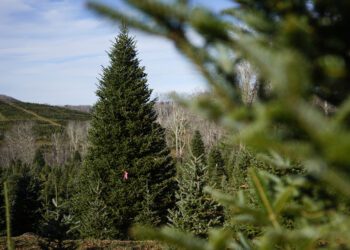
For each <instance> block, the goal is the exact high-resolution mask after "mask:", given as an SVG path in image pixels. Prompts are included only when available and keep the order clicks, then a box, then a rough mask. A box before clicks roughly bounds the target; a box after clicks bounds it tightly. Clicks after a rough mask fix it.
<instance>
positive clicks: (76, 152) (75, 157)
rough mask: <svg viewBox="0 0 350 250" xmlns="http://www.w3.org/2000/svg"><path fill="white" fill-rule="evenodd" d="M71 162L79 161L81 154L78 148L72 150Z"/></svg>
mask: <svg viewBox="0 0 350 250" xmlns="http://www.w3.org/2000/svg"><path fill="white" fill-rule="evenodd" d="M73 162H77V163H80V162H81V155H80V153H79V151H78V150H75V151H74V155H73Z"/></svg>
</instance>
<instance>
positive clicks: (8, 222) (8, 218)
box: [4, 182, 14, 250]
mask: <svg viewBox="0 0 350 250" xmlns="http://www.w3.org/2000/svg"><path fill="white" fill-rule="evenodd" d="M4 200H5V209H6V213H5V217H6V238H7V239H6V246H7V249H8V250H12V249H14V245H13V241H12V239H11V212H10V201H9V197H8V187H7V182H4Z"/></svg>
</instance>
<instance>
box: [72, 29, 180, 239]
mask: <svg viewBox="0 0 350 250" xmlns="http://www.w3.org/2000/svg"><path fill="white" fill-rule="evenodd" d="M108 55H109V57H110V65H109V66H108V67H106V68H103V74H102V76H101V79H100V83H99V86H98V90H97V96H98V98H99V99H98V101H97V103H96V104H95V106H94V108H93V114H92V121H91V129H90V131H89V143H90V147H89V149H88V153H87V156H86V159H85V162H84V172H83V174H82V175H83V181H82V185H85V188H84V187H83V188H82V192H83V193H81V194H80V197H84V196H85V202H82V204H85V205H86V204H88V202H87V200H86V199H90V198H91V197H90V195H93V194H91V192H88V190H89V189H90V190H91V187H89V185H90V183H91V181H92V180H93V181H94V182H96V179H97V180H98V182H99V183H101V186H100V189H101V193H100V195H99V197H98V199H100V201H99V203H100V204H105V206H106V209H105V213H107V217H108V218H109V220H110V222H111V223H109V224H108V225H107V226H108V227H110V228H106V229H105V232H110V233H109V234H108V235H105V236H104V237H110V238H112V237H113V238H115V237H119V238H127V237H128V236H127V231H128V228H129V227H130V226H131V225H132V224H133V223H135V218H136V217H137V222H139V223H142V222H143V221H142V217H143V216H141V214H144V212H145V211H143V210H144V209H150V210H152V214H153V215H154V216H155V217H156V219H155V220H153V221H158V220H159V221H160V223H165V222H166V221H167V210H168V209H169V208H172V207H173V205H174V200H175V194H174V192H175V187H176V182H175V180H174V177H175V174H176V171H175V166H174V164H173V161H172V158H171V156H170V151H169V150H168V148H167V146H166V142H165V133H164V129H163V128H162V127H161V126H160V125H159V124H158V123H157V122H156V119H157V115H156V112H155V109H154V104H155V100H154V99H152V98H151V92H152V91H151V90H150V89H149V88H148V85H147V79H146V73H145V69H144V67H142V66H140V62H139V59H138V58H137V51H136V48H135V41H134V39H133V38H131V37H130V36H129V34H128V30H127V29H126V28H125V27H122V29H121V32H120V34H119V35H118V37H117V38H116V40H115V42H114V43H113V45H112V48H111V50H110V52H109V54H108ZM125 175H127V178H126V176H125ZM84 190H85V191H86V193H85V194H84V192H85V191H84ZM145 197H147V199H148V200H147V202H145ZM78 203H79V202H78ZM146 203H147V208H146V207H145V204H146ZM82 207H83V208H82V209H83V210H84V209H85V210H87V211H82V210H80V211H78V214H80V215H81V220H83V219H84V218H82V217H83V216H82V215H83V214H84V213H85V214H86V213H87V214H89V211H88V210H89V209H90V206H82ZM104 217H106V214H104ZM145 219H147V222H149V220H150V218H145ZM85 224H86V223H85ZM92 227H94V225H92ZM93 229H94V228H91V230H93ZM93 235H96V234H93ZM85 236H89V235H86V234H85Z"/></svg>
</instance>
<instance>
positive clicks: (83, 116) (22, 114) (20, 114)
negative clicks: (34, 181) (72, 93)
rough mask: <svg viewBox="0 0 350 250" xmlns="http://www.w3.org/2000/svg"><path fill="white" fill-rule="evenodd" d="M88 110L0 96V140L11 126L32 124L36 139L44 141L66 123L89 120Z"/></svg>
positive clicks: (87, 107) (86, 107)
mask: <svg viewBox="0 0 350 250" xmlns="http://www.w3.org/2000/svg"><path fill="white" fill-rule="evenodd" d="M83 110H84V111H85V112H83ZM89 110H90V108H89V106H67V107H59V106H52V105H47V104H37V103H28V102H22V101H19V100H17V99H15V98H12V97H9V96H6V95H0V139H3V137H4V133H5V132H6V131H7V130H8V129H10V128H11V127H12V125H14V124H16V123H21V122H33V123H34V126H33V129H34V132H35V134H36V136H37V138H40V139H43V140H45V138H47V137H49V136H50V135H51V134H52V133H54V132H55V131H60V130H62V129H64V127H65V126H66V125H67V123H68V121H87V120H90V114H89V113H88V112H89Z"/></svg>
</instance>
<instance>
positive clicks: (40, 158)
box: [33, 148, 46, 168]
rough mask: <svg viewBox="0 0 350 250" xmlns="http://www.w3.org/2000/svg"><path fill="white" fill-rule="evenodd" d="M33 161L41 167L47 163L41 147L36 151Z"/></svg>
mask: <svg viewBox="0 0 350 250" xmlns="http://www.w3.org/2000/svg"><path fill="white" fill-rule="evenodd" d="M33 163H34V165H36V166H37V167H39V168H42V167H44V166H45V164H46V163H45V159H44V154H43V151H42V149H41V148H38V149H37V150H36V151H35V155H34V160H33Z"/></svg>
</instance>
